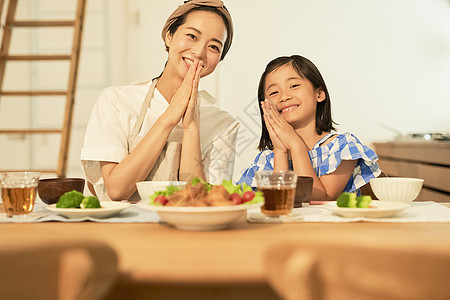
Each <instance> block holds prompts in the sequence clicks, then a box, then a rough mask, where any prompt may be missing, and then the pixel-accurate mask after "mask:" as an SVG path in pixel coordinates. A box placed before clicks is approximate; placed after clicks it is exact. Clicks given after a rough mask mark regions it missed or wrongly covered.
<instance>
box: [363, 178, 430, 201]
mask: <svg viewBox="0 0 450 300" xmlns="http://www.w3.org/2000/svg"><path fill="white" fill-rule="evenodd" d="M369 182H370V187H371V188H372V191H373V193H374V194H375V196H377V198H378V199H379V200H382V201H392V202H403V203H409V202H412V201H414V200H415V199H416V198H417V196H418V195H419V193H420V190H421V189H422V185H423V179H419V178H404V177H382V178H373V179H370V181H369Z"/></svg>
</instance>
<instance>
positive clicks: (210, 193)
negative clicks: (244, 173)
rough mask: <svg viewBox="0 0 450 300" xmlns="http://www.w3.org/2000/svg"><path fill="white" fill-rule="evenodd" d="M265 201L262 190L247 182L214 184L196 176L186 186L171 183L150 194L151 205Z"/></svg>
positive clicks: (225, 203)
mask: <svg viewBox="0 0 450 300" xmlns="http://www.w3.org/2000/svg"><path fill="white" fill-rule="evenodd" d="M260 202H264V195H263V193H262V192H258V191H256V192H255V191H253V189H252V187H251V186H249V185H247V184H246V183H243V184H238V185H235V184H233V182H232V181H231V180H224V181H223V182H222V184H221V185H212V184H210V183H208V182H205V181H204V180H202V179H201V178H198V177H195V178H194V179H192V180H191V182H188V183H187V184H186V185H185V186H174V185H169V186H167V187H166V189H165V190H164V191H158V192H155V193H154V194H153V195H152V196H150V204H151V205H162V206H228V205H242V204H254V203H260Z"/></svg>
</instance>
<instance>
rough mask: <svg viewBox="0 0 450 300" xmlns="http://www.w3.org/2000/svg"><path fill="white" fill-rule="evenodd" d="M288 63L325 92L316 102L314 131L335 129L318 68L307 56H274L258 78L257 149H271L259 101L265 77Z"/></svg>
mask: <svg viewBox="0 0 450 300" xmlns="http://www.w3.org/2000/svg"><path fill="white" fill-rule="evenodd" d="M288 64H290V65H291V66H292V67H293V68H294V70H295V71H296V72H297V74H298V75H299V76H300V77H302V78H304V79H308V80H309V81H310V82H311V84H312V85H313V87H314V88H315V89H318V88H320V89H322V90H323V92H324V93H325V100H323V101H322V102H317V110H316V132H317V134H322V133H323V132H329V131H331V130H335V128H334V126H333V124H336V123H335V122H333V120H332V118H331V100H330V95H329V94H328V89H327V86H326V85H325V81H324V80H323V77H322V75H321V74H320V71H319V69H317V67H316V66H315V65H314V64H313V63H312V62H311V61H310V60H309V59H307V58H305V57H303V56H300V55H292V56H281V57H278V58H275V59H274V60H272V61H271V62H269V64H268V65H267V66H266V69H265V70H264V72H263V74H262V75H261V79H260V80H259V86H258V103H259V112H260V114H261V139H260V140H259V146H258V150H259V151H262V150H264V149H270V150H273V144H272V140H271V139H270V135H269V132H268V131H267V127H266V123H265V122H264V113H263V110H262V107H261V101H264V99H265V95H264V91H265V84H266V77H267V75H268V74H269V73H271V72H273V71H275V70H277V69H279V68H280V67H282V66H286V65H288Z"/></svg>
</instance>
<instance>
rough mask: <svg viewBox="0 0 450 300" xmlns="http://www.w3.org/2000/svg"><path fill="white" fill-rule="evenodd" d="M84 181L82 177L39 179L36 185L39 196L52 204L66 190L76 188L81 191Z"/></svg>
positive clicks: (43, 200)
mask: <svg viewBox="0 0 450 300" xmlns="http://www.w3.org/2000/svg"><path fill="white" fill-rule="evenodd" d="M84 182H85V181H84V179H83V178H49V179H41V180H39V185H38V193H39V198H41V200H42V202H44V203H46V204H54V203H56V202H58V200H59V197H61V196H62V195H64V194H65V193H67V192H70V191H73V190H76V191H79V192H80V193H83V191H84Z"/></svg>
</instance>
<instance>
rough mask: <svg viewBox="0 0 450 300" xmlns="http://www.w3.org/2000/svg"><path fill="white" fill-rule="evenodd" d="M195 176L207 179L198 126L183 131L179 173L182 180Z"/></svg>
mask: <svg viewBox="0 0 450 300" xmlns="http://www.w3.org/2000/svg"><path fill="white" fill-rule="evenodd" d="M193 177H200V178H201V179H203V180H205V181H206V176H205V170H204V168H203V162H202V153H201V147H200V132H199V128H198V127H196V126H192V127H190V128H189V129H185V130H184V132H183V143H182V147H181V162H180V173H179V179H180V180H181V181H186V180H190V179H192V178H193Z"/></svg>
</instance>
